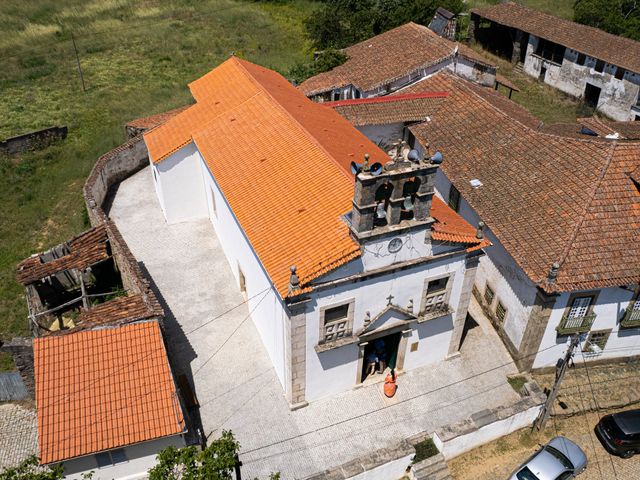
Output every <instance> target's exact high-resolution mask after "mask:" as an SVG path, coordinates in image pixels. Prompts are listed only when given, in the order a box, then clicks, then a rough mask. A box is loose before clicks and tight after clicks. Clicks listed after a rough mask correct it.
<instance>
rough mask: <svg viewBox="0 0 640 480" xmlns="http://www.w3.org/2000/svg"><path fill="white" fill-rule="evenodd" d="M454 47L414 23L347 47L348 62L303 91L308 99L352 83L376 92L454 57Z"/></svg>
mask: <svg viewBox="0 0 640 480" xmlns="http://www.w3.org/2000/svg"><path fill="white" fill-rule="evenodd" d="M454 48H455V43H453V42H450V41H449V40H446V39H444V38H441V37H439V36H438V35H436V34H435V33H434V32H432V31H431V30H429V29H428V28H427V27H425V26H422V25H418V24H416V23H413V22H410V23H407V24H405V25H402V26H400V27H397V28H394V29H392V30H389V31H387V32H384V33H381V34H380V35H377V36H375V37H373V38H370V39H368V40H364V41H362V42H360V43H357V44H355V45H352V46H350V47H347V48H346V49H344V52H345V53H346V54H347V56H348V60H347V61H346V62H345V63H343V64H342V65H339V66H337V67H335V68H333V69H332V70H330V71H328V72H324V73H321V74H319V75H316V76H314V77H311V78H309V79H308V80H306V81H304V82H303V83H302V84H300V89H301V90H302V91H303V92H304V93H305V95H307V96H311V95H316V94H318V93H322V92H326V91H329V90H333V89H335V88H339V87H344V86H347V85H351V84H353V85H354V86H355V87H357V88H358V89H359V90H362V91H369V90H373V89H375V88H378V87H381V86H383V85H386V84H388V83H391V82H393V81H395V80H398V79H400V78H402V77H404V76H406V75H408V74H410V73H412V72H414V71H416V70H419V69H421V68H426V67H429V66H431V65H435V64H436V63H439V62H441V61H443V60H444V59H446V58H447V57H452V56H453V54H454ZM408 52H410V53H408Z"/></svg>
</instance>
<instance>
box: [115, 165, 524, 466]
mask: <svg viewBox="0 0 640 480" xmlns="http://www.w3.org/2000/svg"><path fill="white" fill-rule="evenodd" d="M110 215H111V217H112V218H113V219H114V221H115V222H116V224H117V225H118V227H119V228H120V230H121V232H122V234H123V236H124V238H125V239H126V241H127V243H128V244H129V247H130V248H131V250H132V252H133V254H134V255H135V256H136V258H137V259H138V261H139V262H141V264H142V266H143V267H144V269H146V270H147V271H148V272H149V274H150V276H151V278H152V279H153V282H154V283H155V285H156V287H157V290H158V292H159V294H160V296H161V300H162V301H163V302H165V308H166V310H167V313H168V322H167V323H168V324H167V339H168V343H169V345H170V349H171V352H172V355H173V356H174V358H176V360H177V361H176V363H177V365H176V370H178V371H179V372H183V373H186V374H187V375H189V376H191V375H192V376H193V379H194V384H195V388H196V393H197V396H198V399H199V401H200V404H201V410H200V414H201V417H202V422H203V426H204V430H205V433H206V434H207V435H209V434H211V435H212V436H213V437H215V436H217V435H219V434H220V432H221V431H222V430H223V429H230V430H232V431H233V432H234V434H235V435H236V437H237V438H238V439H239V441H240V443H241V446H242V449H241V460H242V461H243V463H244V467H243V476H245V478H253V477H255V476H258V477H259V478H261V479H263V478H266V477H267V475H268V473H269V472H272V471H280V472H282V478H283V479H293V478H304V477H306V476H308V475H311V474H313V473H316V472H318V471H321V470H325V469H327V468H330V467H333V466H337V465H340V464H342V463H345V462H347V461H349V460H351V459H353V458H355V457H358V456H362V455H365V454H367V453H368V452H371V451H373V450H377V449H380V448H383V447H386V446H394V445H395V444H397V443H398V442H399V441H400V440H402V439H405V438H407V437H409V436H411V435H414V434H417V433H419V432H423V431H433V430H434V429H436V428H437V427H439V426H442V425H444V424H448V423H452V422H456V421H458V420H461V419H463V418H466V417H468V416H469V415H470V414H471V413H473V412H476V411H478V410H482V409H485V408H492V407H496V406H498V405H501V404H505V403H509V402H512V401H514V400H516V399H517V398H518V397H517V395H516V393H515V392H514V391H513V390H512V389H511V387H510V386H509V385H508V384H507V382H506V374H508V373H512V372H514V371H515V370H516V369H515V367H514V366H513V364H512V363H511V362H510V359H509V356H508V354H507V353H506V351H505V350H504V347H503V346H502V345H501V343H500V341H499V339H498V338H497V337H496V336H495V334H494V333H493V331H492V329H491V327H490V326H488V325H485V324H483V323H481V324H480V326H479V327H476V328H473V329H471V330H470V331H469V333H468V335H467V336H466V339H465V342H464V345H463V349H462V355H461V356H459V357H458V358H455V359H453V360H450V361H447V362H442V363H440V364H437V365H434V366H429V367H424V368H420V369H416V370H413V371H410V372H408V373H407V374H405V375H402V376H401V377H399V380H398V384H399V390H398V393H397V395H396V397H395V398H393V399H391V400H389V399H387V398H386V397H384V395H383V394H382V389H381V387H382V384H381V383H376V384H373V385H368V386H366V387H363V388H359V389H354V390H352V391H349V392H345V393H343V394H341V395H337V396H334V397H331V398H327V399H323V400H319V401H316V402H313V403H311V404H310V405H309V406H308V407H306V408H303V409H300V410H297V411H295V412H291V411H290V410H289V408H288V404H287V402H286V400H285V398H284V395H283V390H282V387H281V385H280V383H279V381H278V379H277V377H276V374H275V371H274V369H273V368H272V367H271V363H270V361H269V358H268V356H267V353H266V351H265V349H264V348H263V346H262V343H261V341H260V339H259V337H258V334H257V331H256V329H255V327H254V325H253V323H252V321H251V320H250V319H249V320H247V319H248V315H249V312H248V310H247V307H246V305H245V304H244V303H243V302H244V299H243V297H242V295H241V293H240V292H239V290H238V289H237V288H236V282H235V279H234V277H233V275H232V273H231V270H230V267H229V265H228V263H227V261H226V259H225V257H224V255H223V253H222V250H221V248H220V245H219V243H218V241H217V239H216V236H215V233H214V231H213V229H212V227H211V225H210V223H209V222H208V220H203V221H196V222H188V223H180V224H176V225H167V224H166V223H165V221H164V217H163V216H162V212H161V210H160V207H159V204H158V202H157V199H156V196H155V191H154V188H153V181H152V178H151V172H150V171H149V168H145V169H144V170H142V171H141V172H139V173H138V174H136V175H134V176H133V177H131V178H129V179H127V180H125V181H124V182H123V183H122V184H121V185H120V186H119V188H118V190H117V192H116V193H115V196H114V199H113V204H112V207H111V210H110Z"/></svg>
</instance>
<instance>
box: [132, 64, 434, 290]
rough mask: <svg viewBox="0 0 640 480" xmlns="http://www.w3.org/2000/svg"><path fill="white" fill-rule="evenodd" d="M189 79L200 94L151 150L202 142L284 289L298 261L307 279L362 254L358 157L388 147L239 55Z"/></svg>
mask: <svg viewBox="0 0 640 480" xmlns="http://www.w3.org/2000/svg"><path fill="white" fill-rule="evenodd" d="M190 88H191V91H192V93H193V95H194V96H195V97H196V99H197V103H196V104H195V105H194V106H192V107H190V108H189V109H187V110H186V111H184V112H183V113H181V114H178V115H176V116H175V117H173V118H172V119H171V120H169V121H167V122H166V123H165V124H163V125H161V126H159V127H157V128H155V129H153V130H151V131H149V132H147V133H146V134H145V136H144V138H145V141H146V142H147V146H148V149H149V153H150V156H151V158H152V160H153V161H155V162H158V161H161V160H162V159H163V158H166V157H167V156H168V155H170V154H171V153H172V152H175V151H176V150H178V149H179V148H181V147H182V146H184V145H186V144H187V143H189V142H191V141H193V142H195V144H196V145H197V147H198V149H199V151H200V152H201V154H202V156H203V158H204V161H205V162H206V164H207V166H208V168H209V170H210V171H211V173H212V174H213V177H214V178H215V180H216V182H217V184H218V186H219V187H220V189H221V191H222V193H223V195H224V197H225V199H226V201H227V202H228V204H229V206H230V207H231V210H232V211H233V213H234V215H235V217H236V218H237V220H238V222H239V224H240V226H241V227H242V229H243V230H244V232H245V234H246V236H247V238H248V240H249V242H250V243H251V245H252V247H253V249H254V250H255V252H256V254H257V256H258V258H259V259H260V261H261V263H262V265H263V267H264V269H265V271H266V272H267V274H268V275H269V276H270V278H271V280H272V282H273V283H274V285H275V287H276V289H277V290H278V292H279V293H280V295H281V296H282V297H283V298H284V297H286V296H287V295H288V285H289V276H290V271H289V267H290V266H292V265H295V266H296V267H297V269H298V270H297V273H298V277H299V279H300V282H301V285H302V286H304V285H306V284H309V282H310V281H311V280H313V279H315V278H318V277H320V276H321V275H323V274H325V273H327V272H329V271H331V270H333V269H334V268H336V267H338V266H340V265H342V264H344V263H346V262H348V261H350V260H352V259H354V258H357V257H359V256H360V247H359V245H358V244H357V243H356V242H355V241H354V240H353V239H352V238H351V236H350V234H349V229H348V227H347V225H346V224H345V223H344V221H343V220H342V216H343V215H344V214H346V213H348V212H349V211H350V210H351V206H352V204H351V201H352V198H353V188H354V187H353V177H352V175H351V174H350V168H351V162H352V161H361V159H362V158H363V157H364V155H365V153H368V154H369V155H370V157H371V158H370V160H371V162H372V163H373V162H380V163H382V164H385V163H386V162H388V161H389V157H388V156H387V155H386V154H385V153H384V152H383V151H382V150H380V149H379V148H378V147H377V146H376V145H375V144H373V143H372V142H370V141H369V140H368V139H367V138H366V137H365V136H364V135H363V134H362V133H360V132H359V131H358V130H357V129H356V128H354V127H353V126H352V125H351V124H350V123H349V122H348V121H347V120H346V119H344V118H343V117H341V116H340V115H339V114H337V113H336V112H334V111H333V110H332V109H331V108H327V107H325V106H323V105H321V104H317V103H314V102H312V101H310V100H309V99H308V98H306V97H305V96H304V94H303V93H302V92H301V91H300V90H298V89H296V88H295V87H293V86H292V85H291V84H290V83H289V82H288V81H287V80H285V79H284V78H283V77H282V76H280V75H279V74H277V73H276V72H273V71H272V70H269V69H266V68H263V67H260V66H258V65H254V64H252V63H249V62H246V61H243V60H240V59H237V58H235V57H232V58H231V59H229V60H227V61H226V62H224V63H223V64H221V65H220V66H219V67H217V68H215V69H214V70H212V71H211V72H209V73H207V74H206V75H205V76H203V77H202V78H200V79H198V80H196V81H195V82H193V83H191V84H190ZM191 112H193V116H191V115H192V114H191ZM247 139H251V140H250V141H247ZM248 191H250V192H251V195H247V192H248ZM327 192H330V194H327ZM436 220H437V219H436Z"/></svg>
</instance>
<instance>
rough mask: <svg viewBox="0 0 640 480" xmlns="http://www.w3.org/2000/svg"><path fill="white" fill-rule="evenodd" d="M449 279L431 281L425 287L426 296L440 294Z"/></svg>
mask: <svg viewBox="0 0 640 480" xmlns="http://www.w3.org/2000/svg"><path fill="white" fill-rule="evenodd" d="M448 281H449V277H442V278H438V279H437V280H431V281H430V282H429V284H428V285H427V295H429V294H430V293H435V292H440V291H442V290H445V289H446V288H447V282H448Z"/></svg>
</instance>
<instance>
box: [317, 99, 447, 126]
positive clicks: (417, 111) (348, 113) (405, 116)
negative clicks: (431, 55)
mask: <svg viewBox="0 0 640 480" xmlns="http://www.w3.org/2000/svg"><path fill="white" fill-rule="evenodd" d="M447 95H448V93H446V92H428V93H416V94H407V95H393V96H390V95H387V96H384V97H370V98H359V99H357V100H340V101H337V102H324V103H323V104H322V105H324V106H325V107H331V108H333V109H334V110H335V111H336V112H338V113H339V114H340V115H342V116H343V117H344V118H346V119H347V120H349V122H351V124H352V125H355V126H362V125H386V124H389V123H397V122H418V121H424V120H425V118H426V117H427V115H429V112H433V111H435V110H437V109H438V108H439V107H440V105H441V104H442V101H443V99H444V98H446V97H447Z"/></svg>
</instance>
